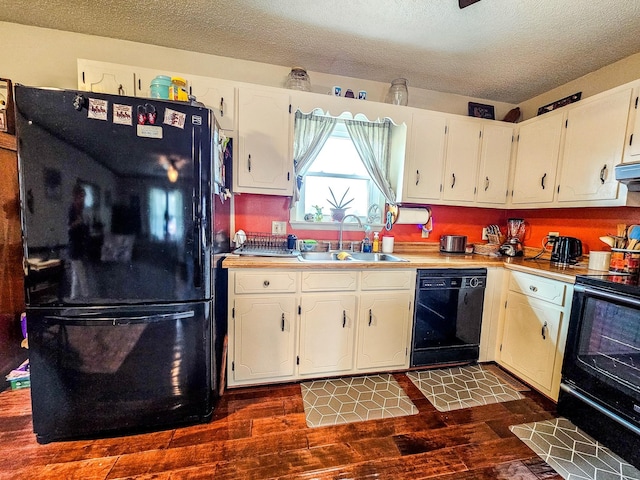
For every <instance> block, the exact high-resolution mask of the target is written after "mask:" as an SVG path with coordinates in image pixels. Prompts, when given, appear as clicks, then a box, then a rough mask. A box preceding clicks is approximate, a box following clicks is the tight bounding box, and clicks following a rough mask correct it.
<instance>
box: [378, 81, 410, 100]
mask: <svg viewBox="0 0 640 480" xmlns="http://www.w3.org/2000/svg"><path fill="white" fill-rule="evenodd" d="M384 101H385V103H390V104H392V105H407V103H408V102H409V90H407V79H406V78H396V79H395V80H392V81H391V86H390V87H389V91H388V92H387V97H386V98H385V99H384Z"/></svg>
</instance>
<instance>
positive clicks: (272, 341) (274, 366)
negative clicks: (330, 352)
mask: <svg viewBox="0 0 640 480" xmlns="http://www.w3.org/2000/svg"><path fill="white" fill-rule="evenodd" d="M233 310H234V317H235V322H234V323H233V326H234V331H233V347H234V348H233V351H234V358H233V360H232V365H231V367H232V368H231V370H232V372H233V379H234V380H235V381H237V382H243V381H258V380H260V379H264V378H270V379H274V378H279V379H284V378H292V377H293V375H294V367H295V362H294V359H295V338H296V337H295V332H296V329H295V326H296V323H297V322H296V303H295V298H293V297H286V296H271V295H269V296H267V295H252V296H246V297H238V298H237V299H236V301H235V303H234V306H233Z"/></svg>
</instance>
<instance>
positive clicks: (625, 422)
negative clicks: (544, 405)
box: [560, 382, 640, 435]
mask: <svg viewBox="0 0 640 480" xmlns="http://www.w3.org/2000/svg"><path fill="white" fill-rule="evenodd" d="M560 390H562V391H563V392H565V393H568V394H569V395H572V396H574V397H576V398H577V399H579V400H581V401H583V402H584V403H586V404H587V405H589V406H590V407H592V408H594V409H596V410H597V411H598V412H600V413H602V414H603V415H605V416H607V417H609V418H610V419H611V420H613V421H614V422H617V423H619V424H620V425H622V426H623V427H625V428H628V429H629V430H631V431H632V432H633V433H635V434H636V435H640V428H638V427H637V426H635V425H634V424H633V423H631V422H629V421H628V420H625V419H624V418H621V417H619V416H618V415H616V414H615V413H613V412H611V411H609V410H608V409H606V408H604V407H603V406H602V405H600V404H599V403H596V402H594V401H593V400H591V399H590V398H589V397H587V396H586V395H584V394H582V393H581V392H579V391H578V390H577V389H575V388H573V387H571V386H570V385H567V384H566V383H564V382H561V383H560Z"/></svg>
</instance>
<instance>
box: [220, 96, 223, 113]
mask: <svg viewBox="0 0 640 480" xmlns="http://www.w3.org/2000/svg"><path fill="white" fill-rule="evenodd" d="M220 116H221V117H224V97H220Z"/></svg>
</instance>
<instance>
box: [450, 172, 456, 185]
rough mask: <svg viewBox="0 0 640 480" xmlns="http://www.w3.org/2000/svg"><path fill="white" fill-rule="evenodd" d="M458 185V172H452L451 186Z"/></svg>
mask: <svg viewBox="0 0 640 480" xmlns="http://www.w3.org/2000/svg"><path fill="white" fill-rule="evenodd" d="M455 186H456V174H455V173H452V174H451V188H453V187H455Z"/></svg>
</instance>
